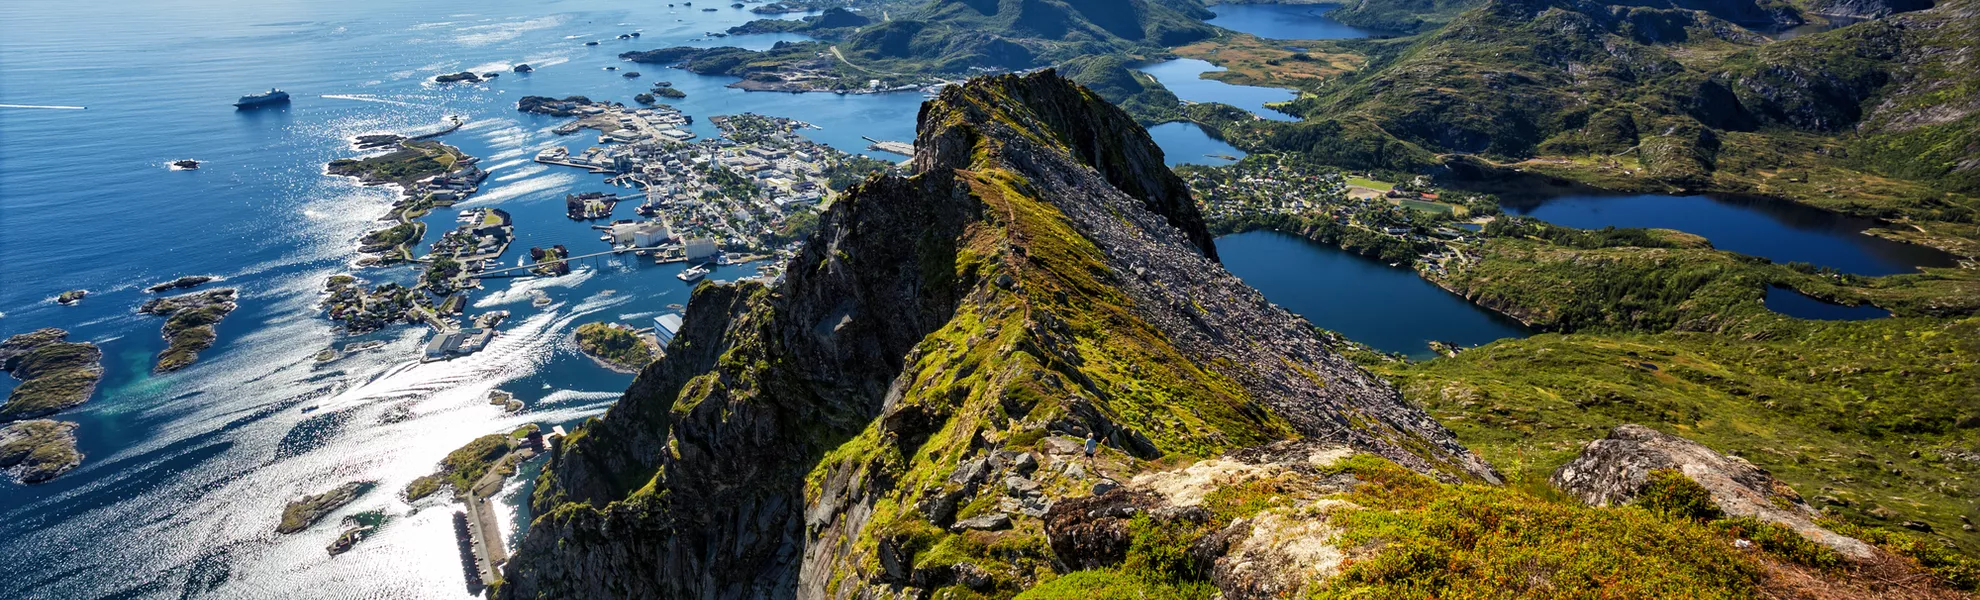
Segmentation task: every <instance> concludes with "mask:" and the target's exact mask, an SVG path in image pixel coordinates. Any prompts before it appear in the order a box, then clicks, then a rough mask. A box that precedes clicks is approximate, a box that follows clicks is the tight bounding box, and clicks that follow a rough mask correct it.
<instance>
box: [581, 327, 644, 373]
mask: <svg viewBox="0 0 1980 600" xmlns="http://www.w3.org/2000/svg"><path fill="white" fill-rule="evenodd" d="M573 335H574V336H575V337H576V339H577V346H578V350H582V351H584V353H585V354H586V355H589V356H591V357H592V358H596V359H598V360H599V362H603V363H605V364H607V365H610V366H612V367H613V368H615V369H619V370H624V371H629V372H638V371H639V370H640V369H641V368H644V367H645V366H646V365H647V364H648V363H651V362H653V361H654V360H657V359H659V358H660V356H659V354H658V353H656V352H654V351H653V347H652V346H651V345H649V344H647V343H646V340H643V339H640V336H639V334H637V333H634V332H633V330H632V328H630V327H626V326H625V325H620V324H617V323H585V324H583V325H579V326H578V328H577V332H576V333H575V334H573Z"/></svg>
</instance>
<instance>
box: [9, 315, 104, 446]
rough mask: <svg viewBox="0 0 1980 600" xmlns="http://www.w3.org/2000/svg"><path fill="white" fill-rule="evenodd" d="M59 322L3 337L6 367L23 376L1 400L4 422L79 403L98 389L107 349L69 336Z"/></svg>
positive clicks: (11, 371) (72, 406)
mask: <svg viewBox="0 0 1980 600" xmlns="http://www.w3.org/2000/svg"><path fill="white" fill-rule="evenodd" d="M68 336H69V332H67V331H63V330H61V329H56V328H53V327H50V328H47V329H42V330H39V331H33V332H29V333H23V334H20V335H16V336H13V337H10V338H7V341H6V342H0V371H5V372H7V373H8V374H11V375H13V376H14V378H15V379H19V380H21V383H20V385H17V386H14V391H13V392H11V393H9V394H8V395H7V403H6V404H4V405H0V422H5V421H16V420H22V419H35V418H40V417H44V416H48V415H52V414H55V413H56V412H60V411H63V410H67V409H70V408H74V407H75V406H77V405H80V404H82V403H83V402H84V401H87V400H89V396H90V395H91V394H94V393H96V383H97V382H98V381H100V380H102V379H103V351H102V350H100V349H97V347H96V345H95V344H90V343H86V342H70V341H67V338H68Z"/></svg>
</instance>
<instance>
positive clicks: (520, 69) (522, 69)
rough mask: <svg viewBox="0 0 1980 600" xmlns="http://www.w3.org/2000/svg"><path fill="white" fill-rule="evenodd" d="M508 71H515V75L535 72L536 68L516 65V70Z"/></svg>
mask: <svg viewBox="0 0 1980 600" xmlns="http://www.w3.org/2000/svg"><path fill="white" fill-rule="evenodd" d="M509 70H511V71H515V72H517V73H528V72H530V71H535V70H536V68H535V67H531V66H529V63H523V64H519V65H516V68H514V69H509Z"/></svg>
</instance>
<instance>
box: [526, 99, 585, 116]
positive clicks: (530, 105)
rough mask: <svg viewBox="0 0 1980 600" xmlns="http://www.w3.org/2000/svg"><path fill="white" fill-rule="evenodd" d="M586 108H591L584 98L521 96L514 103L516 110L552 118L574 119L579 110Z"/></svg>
mask: <svg viewBox="0 0 1980 600" xmlns="http://www.w3.org/2000/svg"><path fill="white" fill-rule="evenodd" d="M587 106H591V99H590V98H586V97H584V96H566V97H564V99H562V100H558V99H556V98H551V97H548V96H523V97H522V99H521V100H517V101H516V110H519V111H522V112H526V113H535V114H539V115H550V116H552V117H575V116H577V115H578V111H579V110H580V109H583V108H584V107H587Z"/></svg>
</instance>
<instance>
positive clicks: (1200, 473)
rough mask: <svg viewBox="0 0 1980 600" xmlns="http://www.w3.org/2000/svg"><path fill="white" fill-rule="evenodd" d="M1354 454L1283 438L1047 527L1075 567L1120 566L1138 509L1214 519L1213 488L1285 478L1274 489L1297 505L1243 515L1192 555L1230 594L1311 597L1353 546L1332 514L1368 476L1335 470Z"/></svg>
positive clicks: (1174, 474)
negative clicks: (1340, 540) (1346, 545)
mask: <svg viewBox="0 0 1980 600" xmlns="http://www.w3.org/2000/svg"><path fill="white" fill-rule="evenodd" d="M1354 453H1355V452H1354V450H1352V449H1349V448H1346V447H1343V446H1337V445H1332V444H1327V443H1324V442H1314V441H1310V440H1308V441H1295V442H1281V443H1277V444H1272V445H1268V446H1263V447H1257V448H1248V449H1245V450H1242V451H1239V452H1234V453H1232V454H1230V455H1227V456H1224V457H1220V458H1215V459H1210V460H1205V461H1200V462H1197V463H1196V464H1193V465H1190V466H1188V467H1185V468H1182V469H1177V470H1173V471H1158V472H1151V473H1144V474H1141V475H1138V476H1136V477H1135V478H1134V480H1133V481H1132V482H1130V483H1129V484H1128V485H1127V486H1126V487H1123V488H1121V489H1116V490H1112V491H1109V492H1107V493H1105V494H1099V495H1095V496H1089V497H1085V498H1078V499H1074V500H1067V501H1065V502H1061V503H1059V504H1057V505H1055V506H1053V507H1052V511H1051V513H1050V514H1047V515H1046V517H1045V534H1046V536H1047V537H1048V539H1049V540H1050V542H1051V545H1052V552H1053V553H1054V554H1055V555H1057V556H1058V557H1059V559H1060V560H1062V561H1065V562H1066V566H1067V567H1069V568H1074V569H1097V568H1108V567H1114V566H1117V565H1119V564H1120V563H1121V561H1122V560H1123V559H1124V558H1125V557H1126V556H1127V554H1128V548H1129V546H1130V545H1131V544H1132V543H1133V534H1132V532H1131V531H1130V524H1131V523H1132V522H1133V520H1134V519H1135V518H1136V517H1137V516H1139V517H1142V518H1145V519H1148V520H1149V521H1151V522H1154V523H1158V524H1179V523H1180V524H1185V526H1187V524H1201V523H1205V522H1206V521H1208V520H1209V519H1210V513H1209V511H1208V510H1207V509H1206V508H1205V506H1204V505H1205V503H1206V498H1207V497H1208V496H1209V495H1210V494H1212V493H1214V492H1216V491H1217V490H1220V489H1226V488H1230V487H1235V486H1243V485H1246V484H1249V483H1252V482H1258V481H1273V480H1276V481H1278V482H1283V487H1278V488H1276V489H1275V490H1274V493H1275V494H1277V495H1280V496H1281V497H1284V498H1290V499H1292V500H1290V501H1289V502H1287V504H1288V505H1287V506H1284V507H1281V508H1274V509H1269V510H1265V511H1262V512H1259V513H1258V514H1255V515H1251V516H1248V517H1245V518H1240V519H1236V520H1234V521H1232V522H1230V523H1229V524H1228V525H1225V526H1224V527H1222V528H1221V529H1216V530H1214V531H1212V532H1210V533H1209V534H1207V535H1204V536H1202V537H1201V538H1198V539H1196V540H1195V541H1193V542H1191V543H1190V545H1189V559H1190V561H1192V562H1194V563H1195V564H1196V570H1198V571H1200V572H1203V573H1207V574H1208V575H1209V579H1210V581H1211V582H1212V583H1214V584H1216V586H1217V589H1218V591H1219V592H1221V593H1222V594H1223V597H1224V598H1227V599H1231V600H1240V599H1253V598H1257V599H1261V600H1262V599H1266V598H1284V597H1301V596H1303V594H1301V592H1302V591H1304V590H1306V589H1307V588H1308V587H1309V586H1312V585H1314V584H1316V583H1318V582H1322V581H1324V580H1325V579H1326V578H1328V577H1331V576H1332V575H1334V574H1335V573H1338V572H1339V569H1340V568H1341V566H1342V562H1343V561H1344V560H1345V559H1347V558H1348V557H1349V555H1350V553H1351V550H1348V549H1343V548H1340V547H1338V546H1337V545H1336V544H1335V543H1334V538H1335V537H1336V534H1338V533H1339V530H1338V529H1337V528H1335V527H1333V526H1332V525H1330V524H1329V523H1328V519H1327V515H1328V513H1329V512H1330V511H1333V510H1337V509H1341V508H1352V504H1350V503H1348V502H1346V501H1343V500H1340V499H1336V498H1328V497H1326V496H1329V495H1334V494H1338V493H1340V492H1345V491H1348V490H1352V489H1353V488H1354V487H1355V486H1356V485H1357V484H1358V483H1360V481H1359V480H1358V479H1357V478H1356V477H1355V476H1354V475H1351V474H1347V473H1329V472H1327V471H1326V469H1327V468H1329V467H1332V466H1334V465H1335V464H1336V463H1338V462H1339V461H1341V460H1342V459H1345V458H1347V457H1349V456H1352V455H1353V454H1354Z"/></svg>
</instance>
